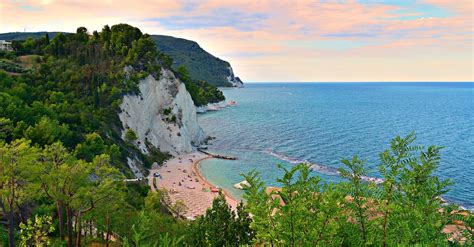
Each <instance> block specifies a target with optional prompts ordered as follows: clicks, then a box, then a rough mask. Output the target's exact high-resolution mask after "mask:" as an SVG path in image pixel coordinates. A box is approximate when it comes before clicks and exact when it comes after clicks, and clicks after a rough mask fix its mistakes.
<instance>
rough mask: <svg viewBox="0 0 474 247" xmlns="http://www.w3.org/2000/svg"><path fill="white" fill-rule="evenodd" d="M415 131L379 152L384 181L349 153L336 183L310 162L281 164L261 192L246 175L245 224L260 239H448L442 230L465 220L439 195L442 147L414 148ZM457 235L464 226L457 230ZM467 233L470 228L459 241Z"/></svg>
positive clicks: (308, 242) (391, 242)
mask: <svg viewBox="0 0 474 247" xmlns="http://www.w3.org/2000/svg"><path fill="white" fill-rule="evenodd" d="M414 141H415V135H414V134H410V135H408V136H406V137H403V138H402V137H396V138H395V139H393V140H392V141H391V147H390V149H388V150H386V151H384V152H382V153H381V154H380V165H379V166H378V168H379V172H380V174H381V175H382V176H383V182H382V183H381V184H376V183H375V182H373V181H367V180H366V179H365V178H367V174H368V171H367V169H366V168H365V166H364V161H363V160H360V159H359V158H358V157H357V156H354V157H353V158H352V159H351V160H346V159H345V160H342V163H343V164H344V165H345V167H346V169H340V174H341V176H343V177H344V178H346V179H348V181H347V182H343V183H340V184H338V185H331V184H329V185H321V184H320V180H319V178H317V177H313V176H310V175H309V168H308V167H307V166H306V165H304V164H301V165H298V166H295V167H293V168H292V169H290V170H288V169H286V168H284V167H281V168H282V169H283V170H284V176H283V177H282V178H280V179H278V180H277V181H278V182H279V183H280V184H281V188H280V189H273V190H271V191H267V190H266V186H265V184H264V183H263V182H262V181H261V179H260V178H259V176H258V174H257V173H255V172H251V173H249V174H247V175H245V176H244V177H245V179H246V180H247V181H248V183H249V186H248V187H246V194H245V198H246V199H247V207H248V211H249V212H250V214H251V215H252V222H251V223H250V227H251V228H252V229H253V230H254V231H255V232H256V240H255V242H256V243H258V244H259V245H260V244H262V245H266V244H270V245H285V246H328V245H335V246H340V245H356V246H365V245H375V246H395V245H447V244H448V239H451V240H452V241H458V240H459V239H453V238H451V236H449V235H447V234H444V233H443V229H444V227H446V225H448V224H454V222H455V219H457V220H458V221H457V222H458V223H457V224H459V222H464V223H463V224H464V226H468V224H469V221H468V219H469V217H472V216H471V215H472V214H470V213H467V216H463V215H464V214H459V213H457V212H458V211H453V209H454V208H455V206H453V205H444V204H443V203H442V201H441V199H440V198H441V196H442V195H443V194H444V193H446V192H447V191H448V187H449V185H451V182H450V181H449V180H439V179H438V178H437V177H436V176H434V175H433V171H434V170H435V169H436V168H437V167H438V165H439V161H440V154H439V151H440V149H441V148H439V147H436V146H430V147H428V148H426V149H424V148H423V147H421V146H414V145H413V142H414ZM460 229H461V230H459V231H460V232H459V233H462V232H464V233H465V234H466V230H467V229H469V228H464V229H465V230H462V229H463V228H460ZM470 238H472V232H471V234H470V235H469V233H467V234H466V235H465V238H464V241H466V240H467V239H470Z"/></svg>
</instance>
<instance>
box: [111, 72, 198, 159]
mask: <svg viewBox="0 0 474 247" xmlns="http://www.w3.org/2000/svg"><path fill="white" fill-rule="evenodd" d="M139 88H140V94H139V95H126V96H124V98H123V102H122V104H121V105H120V109H121V110H122V111H121V113H120V114H119V118H120V121H121V122H122V125H123V129H124V130H123V133H122V137H124V136H125V131H126V130H127V129H128V128H130V129H132V130H133V131H134V132H135V133H136V134H137V137H138V140H137V141H136V143H135V144H136V145H137V146H138V147H139V149H140V150H141V151H142V152H143V153H148V148H147V143H148V144H151V145H153V146H155V147H157V148H159V149H160V150H161V151H165V152H169V153H170V154H172V155H177V154H181V153H187V152H191V151H192V150H193V146H195V145H199V143H201V142H202V141H203V140H204V133H203V131H202V129H201V127H199V125H198V122H197V116H196V107H195V106H194V103H193V101H192V99H191V96H190V95H189V93H188V91H187V90H186V87H185V85H184V83H182V82H181V81H180V80H179V79H177V78H176V77H175V76H174V74H173V73H172V72H171V71H169V70H166V69H162V71H161V78H160V79H159V80H156V79H155V78H153V76H151V75H150V76H148V77H147V78H145V79H143V80H141V81H140V84H139Z"/></svg>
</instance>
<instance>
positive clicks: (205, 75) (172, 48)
mask: <svg viewBox="0 0 474 247" xmlns="http://www.w3.org/2000/svg"><path fill="white" fill-rule="evenodd" d="M151 38H152V39H153V40H154V41H155V42H156V44H157V46H158V50H159V51H160V52H163V53H165V54H168V55H170V56H171V58H172V59H173V64H172V67H173V69H179V67H186V68H187V69H188V70H189V76H190V78H192V79H193V80H194V81H206V82H208V83H209V84H210V85H212V86H215V87H226V86H231V85H230V83H229V82H228V81H227V76H228V75H229V67H230V64H229V63H228V62H226V61H223V60H221V59H219V58H217V57H214V56H213V55H211V54H209V53H208V52H206V51H205V50H203V49H202V48H201V47H200V46H199V44H197V43H196V42H194V41H190V40H185V39H180V38H175V37H171V36H164V35H152V36H151Z"/></svg>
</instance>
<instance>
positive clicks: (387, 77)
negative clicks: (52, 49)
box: [0, 0, 474, 82]
mask: <svg viewBox="0 0 474 247" xmlns="http://www.w3.org/2000/svg"><path fill="white" fill-rule="evenodd" d="M473 5H474V0H400V1H394V0H347V1H343V0H311V1H309V0H291V1H285V0H279V1H267V0H258V1H247V0H226V1H223V0H200V1H199V0H195V1H191V0H181V1H171V0H128V1H125V0H95V1H83V0H70V1H68V0H57V1H56V0H0V32H1V33H4V32H15V31H20V32H22V31H25V30H26V31H30V32H33V31H67V32H75V30H76V28H77V27H79V26H84V27H86V28H87V29H88V30H89V31H90V32H92V31H94V30H101V29H102V27H103V26H104V25H106V24H108V25H113V24H118V23H128V24H130V25H133V26H136V27H138V28H140V29H141V30H142V31H143V32H145V33H149V34H164V35H172V36H176V37H181V38H186V39H191V40H194V41H197V42H198V43H199V44H200V46H201V47H202V48H203V49H205V50H206V51H208V52H210V53H211V54H213V55H215V56H217V57H219V58H221V59H224V60H226V61H228V62H230V63H231V65H232V67H233V69H234V72H235V73H236V74H237V75H238V76H240V77H241V79H242V80H243V81H244V82H282V81H286V82H306V81H311V82H338V81H357V82H366V81H474V65H473V63H474V62H473V60H474V52H473V47H474V28H473V25H474V16H473V9H474V6H473Z"/></svg>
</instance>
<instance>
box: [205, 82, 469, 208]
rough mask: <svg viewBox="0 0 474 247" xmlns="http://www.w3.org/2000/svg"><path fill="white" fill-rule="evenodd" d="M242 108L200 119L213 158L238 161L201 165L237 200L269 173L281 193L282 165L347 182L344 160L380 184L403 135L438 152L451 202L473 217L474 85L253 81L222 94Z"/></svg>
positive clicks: (327, 179) (269, 180)
mask: <svg viewBox="0 0 474 247" xmlns="http://www.w3.org/2000/svg"><path fill="white" fill-rule="evenodd" d="M222 90H223V92H224V95H225V96H226V99H227V100H235V101H236V105H235V106H230V107H226V108H223V109H221V110H219V111H212V112H207V113H204V114H200V115H199V116H198V121H199V124H200V125H201V126H202V127H203V129H204V131H205V132H206V134H208V135H210V136H212V137H215V139H214V140H212V141H211V143H210V144H209V145H208V149H209V151H210V152H213V153H217V154H223V155H229V156H235V157H237V158H238V159H237V160H220V159H209V160H205V161H203V162H201V170H202V173H203V175H204V176H205V177H206V179H208V180H209V181H210V182H212V183H214V184H215V185H218V186H220V187H222V188H224V189H226V190H228V191H229V192H230V193H231V194H233V195H234V196H235V197H237V198H242V193H243V192H242V191H240V190H238V189H235V188H234V187H233V186H234V184H236V183H238V182H241V181H242V180H243V177H242V174H246V173H248V172H250V171H252V170H255V171H257V172H259V173H260V176H261V178H262V180H263V181H265V182H266V184H267V185H268V186H279V184H278V183H277V182H276V179H277V178H278V177H281V176H282V174H283V170H282V169H281V168H279V166H278V165H279V164H281V166H282V167H283V168H287V169H288V168H290V167H291V166H294V165H295V164H298V163H301V162H306V163H308V164H311V167H312V174H313V175H315V176H319V177H321V178H322V180H323V181H324V182H328V183H331V182H332V183H337V182H340V181H341V180H342V178H341V177H340V176H339V174H338V172H337V169H338V168H339V167H341V166H342V163H341V159H344V158H351V157H352V156H353V155H355V154H356V155H358V156H359V157H360V158H363V159H365V160H366V166H367V167H368V168H369V176H368V179H370V178H373V179H376V178H380V174H379V173H378V170H377V166H378V165H379V164H380V162H379V159H378V155H379V153H380V152H382V151H384V150H385V149H388V148H389V147H390V140H391V139H392V138H394V137H395V136H397V135H400V136H405V135H407V134H409V133H411V132H415V133H416V136H417V140H416V143H415V144H418V145H424V146H426V147H427V146H429V145H438V146H442V147H444V148H443V149H442V152H441V154H442V161H441V164H440V166H439V168H438V169H437V170H436V172H435V174H436V175H437V176H439V177H440V178H441V179H451V180H452V181H453V182H454V185H453V186H451V187H450V190H449V192H448V193H447V194H446V195H445V196H444V198H445V199H446V200H448V201H449V202H453V203H457V204H459V205H461V206H463V207H465V208H467V209H470V210H474V83H456V82H449V83H448V82H446V83H439V82H436V83H434V82H433V83H432V82H426V83H247V84H245V87H243V88H232V89H222Z"/></svg>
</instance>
